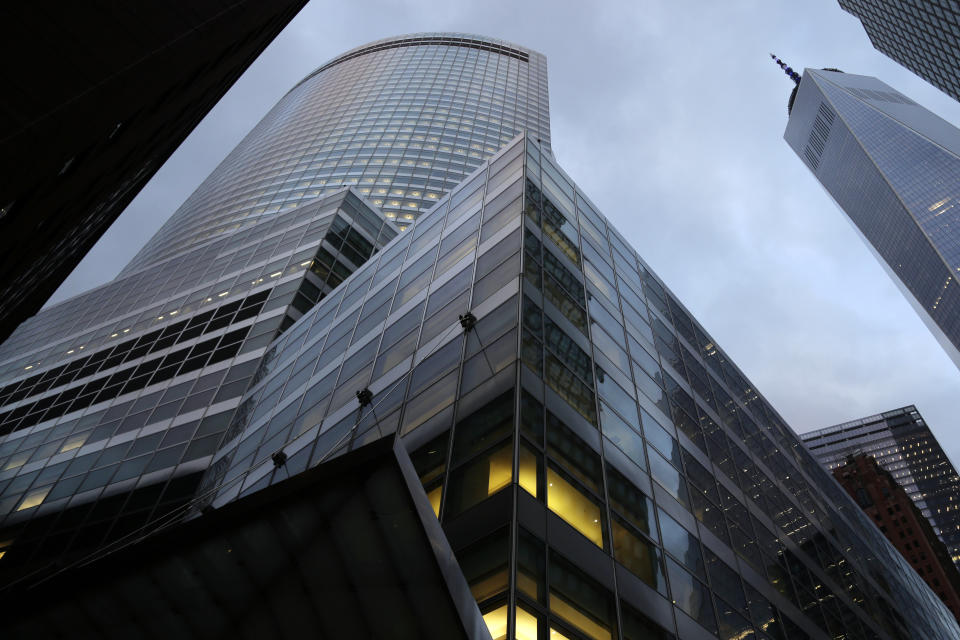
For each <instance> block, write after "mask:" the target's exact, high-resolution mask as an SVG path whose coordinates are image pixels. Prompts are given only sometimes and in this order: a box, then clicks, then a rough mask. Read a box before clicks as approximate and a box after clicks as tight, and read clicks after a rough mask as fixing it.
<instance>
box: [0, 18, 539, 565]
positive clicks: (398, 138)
mask: <svg viewBox="0 0 960 640" xmlns="http://www.w3.org/2000/svg"><path fill="white" fill-rule="evenodd" d="M545 65H546V62H545V59H544V57H543V56H542V55H541V54H538V53H536V52H533V51H529V50H527V49H523V48H518V47H515V46H513V45H507V44H505V43H502V42H500V41H498V40H492V39H486V38H479V39H478V38H473V37H467V36H459V35H455V34H418V35H412V36H405V37H401V38H393V39H388V40H384V41H378V42H374V43H371V44H369V45H366V46H364V47H360V48H358V49H354V50H352V51H349V52H347V53H345V54H343V55H341V56H338V57H337V58H335V59H333V60H331V61H330V62H328V63H326V64H324V65H322V66H321V67H320V68H319V69H317V70H316V71H314V72H313V73H311V74H310V75H309V76H307V77H306V78H304V79H303V80H302V81H301V82H299V83H298V84H297V85H296V86H295V87H294V88H292V89H291V90H290V91H289V92H288V93H287V94H286V95H285V96H284V97H283V98H282V99H281V100H280V101H279V102H278V104H277V105H276V106H275V107H274V108H273V109H272V110H271V111H270V112H269V113H267V115H266V116H264V118H263V120H262V121H261V122H260V123H259V124H258V125H257V126H256V127H255V128H254V129H253V130H252V131H251V132H250V133H249V134H248V135H247V136H246V137H245V138H244V140H243V141H241V143H240V144H239V145H238V146H237V147H236V148H235V149H234V150H233V151H232V152H231V153H230V154H229V155H228V156H227V157H226V158H225V159H224V160H223V162H222V163H221V164H220V166H219V167H218V168H217V169H216V170H215V171H214V172H213V173H212V174H211V175H210V176H209V177H208V178H207V179H206V180H205V181H204V182H203V183H202V184H201V185H200V186H199V187H198V188H197V190H196V191H195V192H194V193H193V194H192V195H191V196H190V198H188V199H187V201H186V202H185V203H184V204H183V205H182V206H181V207H180V208H179V209H178V211H177V212H175V213H174V214H173V215H172V216H171V218H170V220H169V221H168V222H167V223H166V224H165V225H164V226H163V227H162V228H161V229H160V230H159V231H158V232H157V234H156V235H155V236H154V238H153V239H151V241H150V242H149V243H148V244H147V245H146V247H144V249H143V250H142V251H141V252H140V253H139V254H138V255H137V256H135V257H134V258H133V260H132V261H131V262H130V264H128V265H127V266H126V267H125V268H124V269H123V271H122V272H121V274H120V275H119V276H118V277H117V278H116V279H115V280H113V281H112V282H110V283H107V284H105V285H103V286H101V287H97V288H95V289H93V290H91V291H89V292H86V293H84V294H81V295H79V296H76V297H74V298H71V299H69V300H67V301H64V302H63V303H61V304H58V305H55V306H53V307H51V308H49V309H46V310H44V311H43V312H42V313H39V314H38V315H37V316H35V317H33V318H31V319H30V320H29V321H28V322H26V323H24V324H23V325H21V326H20V327H19V328H18V330H17V331H16V332H15V333H14V334H13V335H12V336H11V337H10V338H9V339H8V340H7V341H6V342H4V343H3V345H2V346H0V385H3V386H2V388H0V433H12V434H13V437H14V439H16V437H17V436H23V435H25V434H26V430H27V429H35V428H37V425H41V424H42V425H47V424H54V422H51V421H53V420H56V422H55V424H56V426H55V427H54V430H53V431H51V432H49V433H51V434H53V433H55V434H56V435H57V438H55V440H56V441H57V442H61V444H60V446H59V447H57V446H54V445H53V441H46V440H45V442H44V444H43V445H42V446H41V447H39V448H35V447H34V446H33V445H34V444H36V443H37V442H39V440H41V439H43V438H41V437H40V436H39V435H31V436H28V437H26V438H21V439H19V440H17V442H19V443H20V444H14V442H12V441H11V442H9V443H7V444H6V445H0V447H2V451H3V453H0V456H3V457H5V458H6V460H5V462H4V463H3V465H2V466H0V468H3V469H7V470H13V469H15V468H16V469H21V470H23V469H30V470H34V469H35V468H36V467H37V466H38V465H39V466H41V467H42V468H43V469H44V471H42V472H41V475H42V476H43V479H44V482H43V483H42V484H44V485H46V486H45V488H34V489H31V490H30V492H29V493H28V494H26V499H27V502H19V504H15V503H17V502H18V499H17V498H16V497H15V496H16V495H17V494H18V489H19V488H22V487H21V486H20V485H21V482H25V481H26V478H27V477H31V478H33V477H35V476H37V474H33V475H30V473H28V474H27V475H22V476H21V477H22V478H23V480H21V482H14V483H12V484H11V485H10V486H8V487H7V489H6V491H5V492H4V494H3V495H4V498H3V499H0V501H2V504H0V512H2V515H0V518H5V519H6V522H8V523H9V522H11V521H22V520H23V516H28V517H29V518H30V519H31V520H32V518H33V516H32V515H30V513H31V509H29V508H26V509H25V508H24V504H28V505H29V504H35V503H37V500H38V499H40V498H39V496H40V494H41V493H43V494H44V495H43V498H42V500H44V501H45V502H46V503H50V502H51V501H54V502H56V501H60V502H63V503H65V501H69V503H70V504H71V506H74V505H79V504H81V503H82V504H84V505H86V506H85V507H84V508H92V509H97V508H98V507H96V506H95V505H98V504H101V503H102V502H103V501H104V499H105V498H106V496H105V495H103V494H102V493H101V491H103V490H104V487H108V488H107V490H106V491H107V494H115V495H113V497H112V502H113V503H115V504H116V505H118V507H117V508H116V509H114V510H112V511H111V512H110V513H111V515H110V517H109V518H106V519H104V520H103V521H102V522H101V524H100V526H98V527H97V528H94V529H90V528H89V527H88V528H86V529H84V531H85V533H84V534H83V535H82V536H79V535H76V533H77V532H76V530H73V531H72V532H69V533H68V532H64V531H61V532H59V537H58V536H54V538H55V541H54V542H50V543H44V544H48V545H54V546H56V547H57V548H59V549H61V550H62V551H65V550H68V549H69V548H70V547H71V546H74V545H80V546H84V547H85V546H89V545H90V543H92V544H94V545H95V544H98V543H99V542H101V541H102V540H103V539H104V538H103V537H104V536H108V535H109V536H115V535H117V533H118V532H119V531H120V530H121V529H123V528H134V529H135V528H136V527H138V526H139V524H140V523H142V522H141V521H145V520H146V518H147V517H148V516H149V513H148V511H150V510H152V509H154V508H155V507H156V506H157V505H160V504H166V505H167V506H168V507H169V506H171V505H173V504H174V503H176V502H177V501H178V500H180V501H182V500H183V499H185V497H187V496H189V495H192V492H193V490H194V489H195V487H196V480H197V479H198V477H199V473H200V472H201V471H202V470H203V469H204V468H205V467H204V462H203V459H204V458H207V459H209V455H210V454H211V453H212V451H213V448H215V446H216V442H214V441H215V440H217V438H218V437H219V434H222V432H223V430H224V429H226V424H225V422H226V421H229V419H230V413H231V412H232V411H233V410H234V408H235V406H236V404H237V402H238V401H239V398H240V394H241V393H242V392H243V389H244V387H245V386H246V384H247V382H248V381H249V380H250V378H251V376H253V374H254V371H255V370H256V367H257V363H258V361H259V358H260V357H261V356H262V355H263V353H264V352H265V351H266V349H267V346H268V343H269V342H270V341H271V340H272V339H273V337H274V336H276V335H277V333H278V332H280V331H283V330H284V329H285V328H286V327H287V326H289V324H290V323H292V322H293V320H295V319H297V318H298V317H299V316H300V314H302V313H303V311H305V310H307V309H309V308H310V306H311V305H312V304H313V303H315V302H316V301H317V300H318V299H319V298H321V297H323V296H324V295H326V294H327V293H329V292H330V291H332V290H333V289H334V288H335V287H336V286H337V285H339V284H340V282H341V281H342V280H343V279H344V278H345V277H346V276H348V275H349V274H350V273H351V272H352V271H353V270H355V269H356V268H357V267H359V266H360V265H362V264H364V262H365V261H366V260H367V259H368V258H369V257H370V256H371V254H372V253H373V252H374V251H375V250H377V249H379V248H382V247H383V246H384V244H385V243H386V242H387V241H389V240H390V239H392V238H393V237H394V236H395V235H396V234H397V233H398V231H399V230H401V229H403V228H404V226H405V225H406V224H409V223H410V221H412V220H414V219H415V218H416V216H417V215H418V214H419V212H420V211H421V210H424V209H426V208H427V207H429V206H430V205H431V204H433V203H435V202H437V201H438V200H439V199H440V198H441V197H442V196H443V195H444V194H446V193H447V192H449V190H450V188H451V187H452V186H454V185H456V184H457V183H458V182H460V181H462V180H463V179H464V178H465V177H466V176H467V175H469V174H470V173H471V172H472V171H473V170H474V169H475V168H476V167H477V166H479V165H480V164H481V163H482V162H483V161H484V159H485V158H488V157H489V156H490V155H492V154H493V153H494V152H495V151H496V150H497V149H499V148H500V147H501V146H502V145H503V144H505V143H506V142H508V141H509V140H510V139H512V138H514V137H515V136H516V135H517V134H518V133H519V132H520V131H525V130H529V131H532V132H535V133H536V135H537V136H538V137H539V138H540V139H541V140H542V141H543V142H544V143H545V144H547V143H548V141H549V121H548V110H547V88H546V75H545V74H546V70H545ZM394 223H396V224H394ZM50 336H56V338H54V339H50ZM218 341H219V342H218ZM228 365H232V366H230V367H229V370H228V368H227V367H228ZM140 390H142V391H140ZM81 411H83V413H80V412H81ZM198 419H199V420H200V425H199V426H197V424H198V423H197V420H198ZM68 432H69V434H68ZM45 433H47V431H45ZM137 433H141V434H145V433H152V434H153V435H152V436H151V437H152V439H153V440H157V442H156V443H154V444H157V445H158V446H159V450H161V451H164V452H165V453H166V455H165V456H162V457H156V456H154V457H153V458H152V462H151V461H150V460H146V459H144V458H143V456H142V455H137V454H142V453H144V452H145V451H146V450H144V451H141V449H142V448H144V447H146V449H147V450H149V451H150V452H151V455H152V452H153V451H154V450H157V449H158V447H157V446H152V445H151V446H149V447H148V446H147V443H146V441H144V442H143V443H142V445H141V446H140V447H136V448H135V449H130V450H129V451H128V448H129V442H125V441H124V440H123V438H130V437H132V436H134V435H135V434H137ZM122 434H126V435H122ZM173 434H179V435H173ZM61 435H67V436H68V439H69V440H68V441H64V440H62V439H61V438H60V436H61ZM107 438H113V439H112V440H110V442H114V441H116V442H118V444H119V445H120V446H121V448H122V451H121V450H119V449H115V450H114V452H113V453H112V454H110V455H106V454H103V455H99V457H98V458H97V460H93V459H91V458H90V456H81V457H80V458H78V460H85V462H71V463H70V465H68V468H67V469H66V471H65V473H66V475H63V476H60V475H59V474H60V472H58V471H55V470H56V469H61V467H62V463H61V460H62V459H63V456H64V455H68V454H69V455H70V457H71V458H72V457H73V454H71V453H70V452H71V451H74V450H75V449H77V448H79V447H80V446H87V447H90V449H89V450H91V451H94V450H98V447H102V446H103V445H104V443H106V442H107ZM94 442H99V443H100V444H99V445H94V444H93V443H94ZM172 445H175V446H172ZM14 451H16V452H17V453H15V454H14V457H12V458H10V457H9V456H7V455H6V454H7V453H12V452H14ZM27 451H29V452H30V453H29V455H27V453H26V452H27ZM127 458H131V459H129V460H128V459H127ZM134 458H135V459H136V460H138V462H134V460H133V459H134ZM88 463H89V464H88ZM91 465H92V466H91ZM118 465H119V466H122V467H123V469H119V466H118ZM48 467H49V469H48ZM118 470H119V471H120V472H119V473H116V471H118ZM144 474H145V475H144ZM54 475H57V476H58V477H59V480H58V481H57V482H56V483H55V484H49V483H47V482H46V481H47V480H48V479H50V478H52V477H53V476H54ZM121 480H122V482H120V481H121ZM134 486H135V487H136V489H133V487H134ZM164 487H167V489H164ZM174 489H175V490H176V491H174ZM130 490H133V491H134V494H137V495H145V494H149V495H150V496H151V497H149V498H145V499H144V500H145V502H144V503H142V504H141V502H140V501H139V499H130V500H129V501H128V499H127V496H128V494H129V493H130ZM161 491H165V493H162V494H161V493H159V492H161ZM151 492H155V493H157V495H153V494H152V493H151ZM171 492H173V493H175V494H176V495H177V496H178V497H176V498H175V497H174V495H173V494H172V493H171ZM75 493H76V494H79V497H78V496H74V494H75ZM131 505H136V508H135V509H134V510H135V511H138V512H140V513H139V515H137V516H135V517H134V516H133V515H131V514H128V513H127V511H128V510H129V507H130V506H131ZM11 510H13V513H10V511H11ZM39 511H40V512H41V513H42V512H43V511H44V509H40V510H39ZM80 520H81V521H83V522H85V521H86V519H85V518H82V517H81V518H80ZM121 520H122V521H123V525H122V526H121V522H120V521H121ZM33 529H37V527H36V526H33ZM111 532H112V533H111ZM20 537H21V540H23V539H24V536H20ZM46 538H47V533H46V532H44V535H42V536H40V537H39V538H37V539H36V540H37V541H38V543H39V541H41V540H45V539H46ZM64 540H66V541H67V542H64Z"/></svg>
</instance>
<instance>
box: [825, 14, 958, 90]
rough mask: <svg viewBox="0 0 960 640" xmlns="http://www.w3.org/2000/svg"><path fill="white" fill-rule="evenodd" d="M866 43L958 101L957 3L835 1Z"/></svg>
mask: <svg viewBox="0 0 960 640" xmlns="http://www.w3.org/2000/svg"><path fill="white" fill-rule="evenodd" d="M840 7H841V8H843V10H844V11H847V12H848V13H851V14H853V15H855V16H856V17H857V18H859V19H860V22H861V23H862V24H863V28H864V30H866V32H867V36H869V38H870V42H871V43H873V46H874V47H876V48H877V49H878V50H880V51H882V52H883V53H885V54H886V55H888V56H889V57H891V58H893V59H894V60H896V61H897V62H899V63H900V64H902V65H903V66H905V67H906V68H907V69H910V70H911V71H913V72H914V73H915V74H917V75H918V76H920V77H921V78H923V79H924V80H926V81H927V82H929V83H930V84H932V85H933V86H935V87H937V88H938V89H940V90H941V91H943V92H945V93H947V94H949V95H951V96H953V97H954V98H955V99H957V100H960V7H958V6H957V4H956V3H955V2H945V1H944V0H940V1H939V2H923V1H921V0H896V1H894V0H840Z"/></svg>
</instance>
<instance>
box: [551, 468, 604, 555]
mask: <svg viewBox="0 0 960 640" xmlns="http://www.w3.org/2000/svg"><path fill="white" fill-rule="evenodd" d="M547 506H548V507H549V508H550V510H551V511H553V512H554V513H556V514H557V515H558V516H560V517H561V518H563V519H564V520H566V521H567V522H568V523H569V524H570V525H572V526H573V528H574V529H576V530H577V531H579V532H580V533H582V534H583V535H585V536H586V537H587V538H589V539H590V541H591V542H593V543H594V544H595V545H597V546H598V547H602V546H603V528H602V526H601V524H600V517H601V514H600V507H599V506H597V504H596V503H594V502H593V500H591V499H590V498H588V497H587V496H585V495H584V494H583V493H581V492H580V490H579V489H577V488H576V487H574V486H573V485H572V484H570V483H569V482H567V481H566V480H565V479H564V478H563V477H562V476H561V475H560V474H559V473H557V472H556V471H554V470H553V469H552V468H547Z"/></svg>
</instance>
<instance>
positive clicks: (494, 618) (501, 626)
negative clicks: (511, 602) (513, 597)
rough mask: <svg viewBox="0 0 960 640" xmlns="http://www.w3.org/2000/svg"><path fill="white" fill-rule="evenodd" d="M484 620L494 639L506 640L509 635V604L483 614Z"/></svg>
mask: <svg viewBox="0 0 960 640" xmlns="http://www.w3.org/2000/svg"><path fill="white" fill-rule="evenodd" d="M483 621H484V622H486V623H487V629H489V631H490V636H491V637H492V638H493V640H506V637H507V605H503V606H502V607H500V608H499V609H494V610H493V611H491V612H489V613H485V614H483Z"/></svg>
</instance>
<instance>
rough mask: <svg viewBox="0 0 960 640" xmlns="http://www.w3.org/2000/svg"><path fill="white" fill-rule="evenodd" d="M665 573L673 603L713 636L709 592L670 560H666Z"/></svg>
mask: <svg viewBox="0 0 960 640" xmlns="http://www.w3.org/2000/svg"><path fill="white" fill-rule="evenodd" d="M667 573H668V574H669V576H670V591H671V593H672V594H673V602H674V603H675V604H676V605H677V606H678V607H680V608H681V609H683V610H684V611H686V612H687V613H688V614H689V615H690V617H692V618H693V619H694V620H696V621H697V622H699V623H700V624H701V625H703V626H704V627H705V628H706V629H707V630H709V631H710V632H711V633H714V634H715V633H716V632H717V623H716V620H714V617H713V603H712V602H711V601H710V591H709V590H708V589H707V588H706V587H705V586H704V585H703V583H702V582H700V581H699V580H697V579H696V578H694V577H693V576H692V575H690V574H689V573H688V572H687V571H686V570H685V569H683V568H682V567H681V566H680V565H679V564H677V563H676V562H674V561H673V560H671V559H670V558H667Z"/></svg>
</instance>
